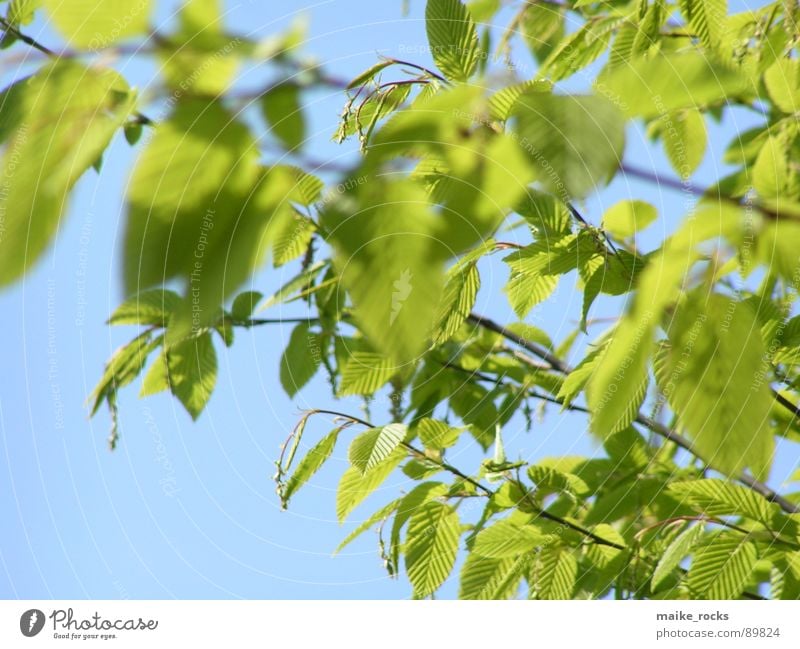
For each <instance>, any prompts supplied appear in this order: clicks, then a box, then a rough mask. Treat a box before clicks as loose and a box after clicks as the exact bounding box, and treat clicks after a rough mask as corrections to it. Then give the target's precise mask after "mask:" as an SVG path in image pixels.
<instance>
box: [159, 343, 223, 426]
mask: <svg viewBox="0 0 800 649" xmlns="http://www.w3.org/2000/svg"><path fill="white" fill-rule="evenodd" d="M167 371H168V376H169V387H170V390H171V391H172V394H174V395H175V396H176V397H177V398H178V400H179V401H180V402H181V403H182V404H183V407H184V408H186V411H187V412H188V413H189V414H190V415H191V417H192V419H197V418H198V417H199V416H200V413H201V412H203V409H204V408H205V407H206V403H208V400H209V398H210V397H211V393H212V392H213V391H214V386H215V384H216V382H217V354H216V352H215V351H214V344H213V342H212V341H211V334H210V333H208V332H206V333H202V334H200V335H199V336H197V337H194V338H188V339H187V340H184V341H182V342H180V343H178V344H177V345H173V346H172V347H170V348H169V349H167Z"/></svg>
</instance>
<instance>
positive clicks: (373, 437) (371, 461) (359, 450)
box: [348, 424, 407, 474]
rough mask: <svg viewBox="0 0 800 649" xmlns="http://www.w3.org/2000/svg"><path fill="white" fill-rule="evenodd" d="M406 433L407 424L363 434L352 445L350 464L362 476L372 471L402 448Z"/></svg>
mask: <svg viewBox="0 0 800 649" xmlns="http://www.w3.org/2000/svg"><path fill="white" fill-rule="evenodd" d="M406 432H407V430H406V426H405V424H389V425H387V426H381V427H380V428H371V429H370V430H368V431H366V432H364V433H361V434H360V435H359V436H358V437H356V438H355V439H354V440H353V442H352V443H351V444H350V451H349V453H348V456H349V458H350V463H351V464H352V465H353V466H354V467H356V468H357V469H358V470H359V471H360V472H361V473H362V474H364V473H367V472H368V471H371V470H372V469H374V468H375V467H376V466H378V465H379V464H380V463H381V462H383V461H384V460H385V459H386V458H388V457H389V456H390V455H391V454H392V452H393V451H394V450H395V449H396V448H397V447H398V446H400V444H401V443H402V441H403V439H405V436H406Z"/></svg>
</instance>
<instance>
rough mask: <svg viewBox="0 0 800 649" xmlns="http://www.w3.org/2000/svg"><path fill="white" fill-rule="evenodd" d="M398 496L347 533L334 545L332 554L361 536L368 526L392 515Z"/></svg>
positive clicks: (398, 501)
mask: <svg viewBox="0 0 800 649" xmlns="http://www.w3.org/2000/svg"><path fill="white" fill-rule="evenodd" d="M400 500H401V499H400V498H398V499H397V500H393V501H392V502H390V503H388V504H387V505H385V506H384V507H381V508H380V509H379V510H378V511H376V512H375V513H374V514H372V515H371V516H370V517H369V518H367V519H366V520H365V521H363V522H362V523H361V524H360V525H359V526H358V527H356V528H355V529H354V530H353V531H352V532H350V534H348V535H347V536H346V537H345V539H344V540H343V541H342V542H341V543H340V544H339V545H337V546H336V549H335V550H334V551H333V555H334V556H336V555H337V554H339V553H340V552H341V551H342V550H344V549H345V548H346V547H347V546H348V545H350V544H351V543H352V542H353V541H355V540H356V539H357V538H358V537H359V536H361V535H362V534H363V533H364V532H366V531H367V530H368V529H369V528H370V527H372V526H373V525H376V524H378V523H380V522H382V521H385V520H386V519H387V518H389V516H391V515H392V513H393V512H394V510H395V509H397V506H398V505H399V504H400Z"/></svg>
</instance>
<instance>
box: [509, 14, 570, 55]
mask: <svg viewBox="0 0 800 649" xmlns="http://www.w3.org/2000/svg"><path fill="white" fill-rule="evenodd" d="M564 13H565V12H564V9H563V8H562V7H556V6H553V5H550V4H547V3H544V2H541V3H540V2H537V3H534V4H529V5H526V6H525V9H524V13H523V14H522V17H521V19H520V26H521V27H522V36H523V38H524V39H525V43H526V45H527V46H528V49H529V50H530V51H531V54H533V56H534V57H536V59H537V60H539V61H544V60H545V59H547V57H548V55H549V54H550V53H551V52H552V51H553V49H554V48H555V47H556V45H557V44H558V43H559V41H561V39H562V38H563V37H564V29H565V19H564Z"/></svg>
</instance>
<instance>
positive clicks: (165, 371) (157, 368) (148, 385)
mask: <svg viewBox="0 0 800 649" xmlns="http://www.w3.org/2000/svg"><path fill="white" fill-rule="evenodd" d="M167 388H169V368H168V367H167V353H166V351H162V352H161V353H160V354H159V355H158V356H156V360H155V361H153V364H152V365H151V366H150V369H149V370H147V374H145V375H144V379H142V389H141V390H140V391H139V396H140V397H149V396H152V395H154V394H158V393H159V392H163V391H164V390H166V389H167Z"/></svg>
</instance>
